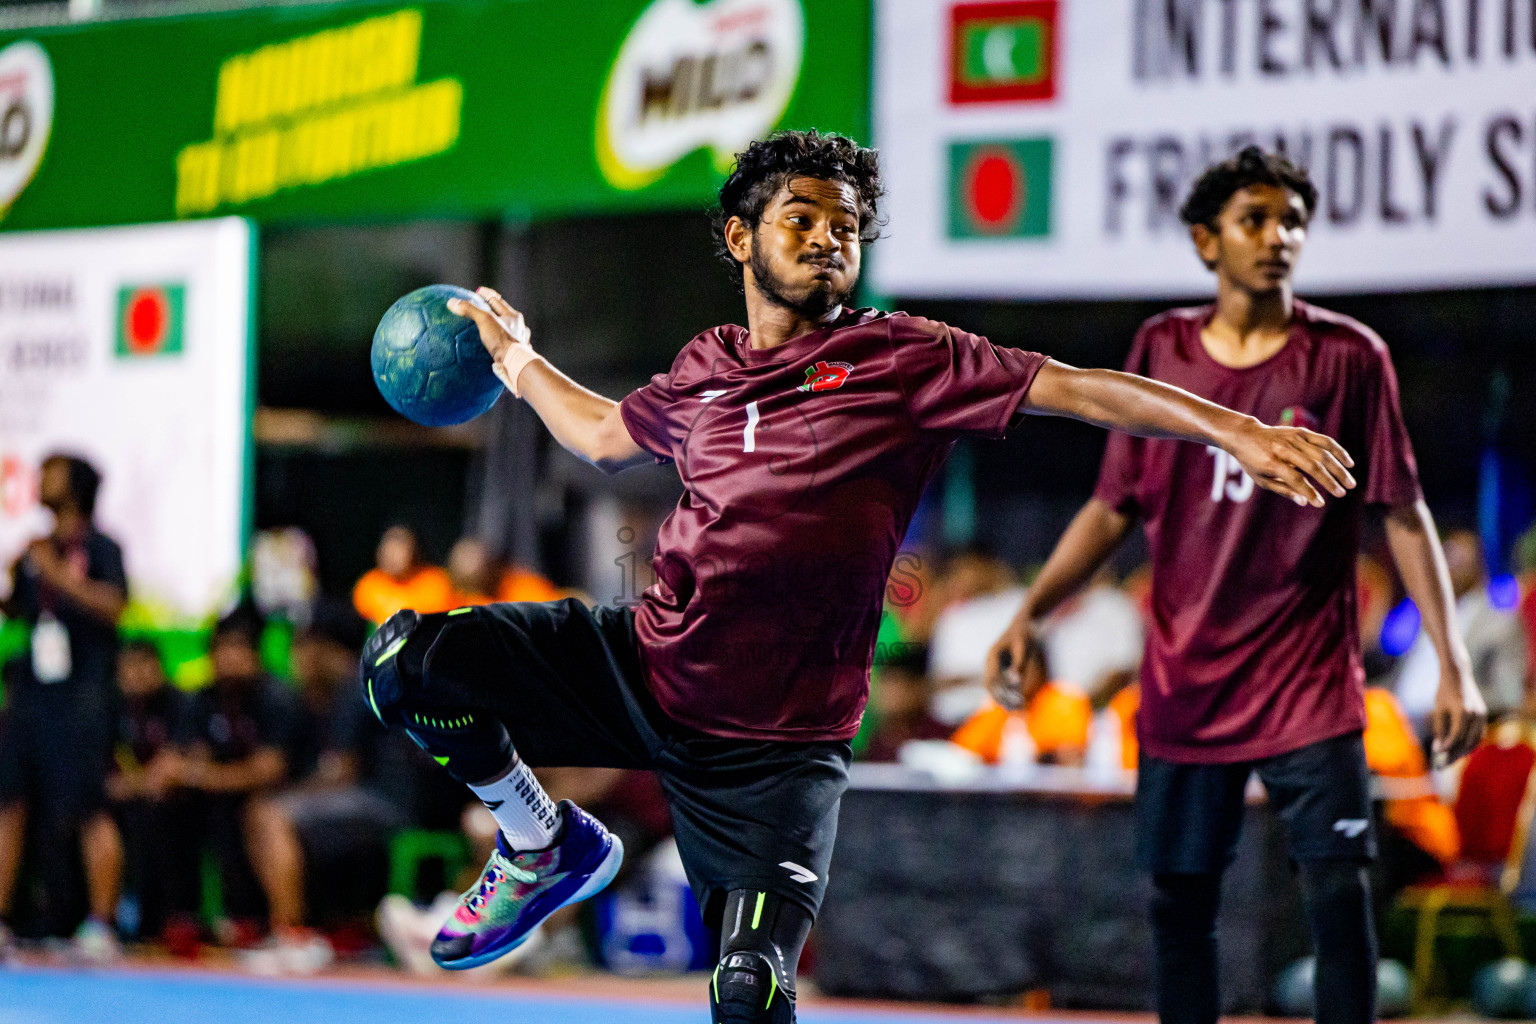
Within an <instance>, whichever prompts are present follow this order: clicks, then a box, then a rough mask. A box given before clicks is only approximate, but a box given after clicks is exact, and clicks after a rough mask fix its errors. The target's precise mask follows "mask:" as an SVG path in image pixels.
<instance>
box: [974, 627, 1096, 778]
mask: <svg viewBox="0 0 1536 1024" xmlns="http://www.w3.org/2000/svg"><path fill="white" fill-rule="evenodd" d="M1022 676H1023V679H1024V686H1023V690H1024V692H1025V693H1031V692H1032V693H1033V696H1031V697H1030V698H1029V700H1028V702H1027V703H1026V704H1025V705H1024V707H1023V709H1022V710H1019V711H1008V710H1005V709H1004V708H1003V707H1001V706H1000V705H998V704H997V703H996V702H994V701H992V700H990V699H988V702H987V706H986V707H984V708H982V709H981V710H980V711H978V712H976V714H974V715H972V716H971V717H970V719H968V720H967V721H966V722H965V724H964V725H962V726H960V728H959V729H957V730H956V731H955V734H954V735H953V736H951V737H950V739H951V740H952V741H953V742H955V743H957V744H959V745H960V746H962V747H964V748H965V749H967V750H969V751H971V752H972V753H974V754H976V755H977V756H979V757H980V758H981V759H982V760H983V761H986V762H987V763H988V764H1014V765H1016V764H1057V765H1064V766H1067V767H1080V766H1081V765H1082V764H1083V762H1084V759H1085V757H1086V755H1087V752H1088V726H1089V723H1090V722H1092V720H1093V705H1092V703H1091V702H1090V701H1089V700H1088V697H1087V695H1086V694H1084V693H1083V692H1082V691H1081V690H1078V689H1077V688H1075V687H1073V686H1072V685H1070V684H1068V683H1062V682H1056V681H1052V682H1045V681H1044V680H1047V679H1050V678H1051V676H1050V674H1049V671H1048V669H1047V666H1046V662H1045V656H1044V655H1043V654H1042V653H1040V649H1039V648H1038V647H1036V648H1031V655H1030V663H1029V664H1027V665H1026V666H1025V668H1024V671H1023V673H1022Z"/></svg>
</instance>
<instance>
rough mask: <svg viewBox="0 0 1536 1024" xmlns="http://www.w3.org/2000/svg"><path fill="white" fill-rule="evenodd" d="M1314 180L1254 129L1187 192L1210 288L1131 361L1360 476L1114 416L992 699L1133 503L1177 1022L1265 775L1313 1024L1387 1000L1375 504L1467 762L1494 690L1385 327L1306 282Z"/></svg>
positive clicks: (1158, 854) (1146, 748) (1200, 968)
mask: <svg viewBox="0 0 1536 1024" xmlns="http://www.w3.org/2000/svg"><path fill="white" fill-rule="evenodd" d="M1316 205H1317V190H1316V189H1315V188H1314V187H1313V185H1312V183H1311V181H1310V180H1308V178H1307V176H1306V173H1305V172H1304V171H1301V170H1299V169H1298V168H1296V167H1294V166H1292V165H1291V164H1290V163H1289V162H1287V161H1286V160H1284V159H1283V158H1281V157H1277V156H1269V155H1266V154H1264V153H1263V152H1262V151H1260V150H1259V149H1257V148H1255V147H1249V148H1248V149H1245V150H1244V151H1243V152H1242V153H1240V154H1238V155H1237V156H1234V157H1233V158H1232V159H1230V160H1228V161H1225V162H1223V163H1221V164H1217V165H1216V166H1214V167H1211V168H1209V169H1208V170H1207V171H1206V172H1205V174H1204V175H1203V176H1202V177H1201V178H1200V180H1199V181H1198V182H1197V183H1196V184H1195V186H1194V188H1193V189H1192V190H1191V193H1190V196H1189V199H1188V201H1187V202H1186V203H1185V205H1184V208H1183V211H1182V213H1183V216H1184V219H1185V222H1186V223H1187V224H1188V225H1189V229H1190V237H1191V240H1192V241H1193V242H1194V245H1195V251H1196V254H1197V255H1198V256H1199V258H1200V259H1201V261H1202V262H1204V263H1205V265H1206V266H1207V267H1208V268H1210V269H1211V270H1213V271H1214V272H1215V275H1216V301H1215V303H1214V304H1212V305H1209V306H1201V307H1198V308H1195V309H1180V310H1174V311H1172V312H1170V313H1165V314H1163V315H1162V316H1158V317H1154V318H1153V319H1151V320H1149V321H1147V323H1146V324H1144V325H1143V326H1142V329H1141V331H1140V332H1139V333H1138V334H1137V336H1136V340H1135V342H1134V344H1133V345H1132V346H1131V354H1130V358H1129V359H1128V360H1127V362H1126V369H1127V370H1129V371H1131V372H1133V373H1138V374H1144V375H1146V376H1148V377H1153V378H1156V379H1158V380H1161V381H1165V382H1167V383H1169V384H1173V385H1176V386H1178V387H1180V388H1183V389H1185V390H1187V391H1189V392H1191V393H1193V394H1197V395H1200V396H1201V397H1203V398H1208V399H1210V400H1211V401H1213V402H1219V403H1221V404H1222V405H1225V406H1229V407H1230V408H1233V409H1236V410H1239V411H1241V412H1244V413H1247V414H1248V415H1250V416H1252V417H1254V418H1255V419H1256V420H1258V421H1260V422H1263V423H1274V424H1287V425H1291V424H1300V425H1305V426H1308V427H1311V428H1313V429H1316V430H1320V431H1323V432H1324V433H1326V434H1328V435H1329V436H1331V437H1334V438H1336V439H1338V440H1339V441H1340V442H1341V443H1342V444H1343V445H1344V446H1345V447H1346V448H1348V449H1349V451H1350V452H1351V453H1352V454H1353V455H1354V456H1355V459H1356V463H1355V465H1354V473H1355V475H1356V476H1357V477H1359V478H1360V479H1361V480H1362V481H1363V482H1364V487H1363V488H1360V489H1357V490H1354V491H1352V492H1351V493H1350V494H1348V495H1347V496H1345V497H1343V498H1342V499H1341V500H1339V501H1335V502H1330V503H1328V504H1327V505H1323V506H1297V505H1295V504H1292V503H1291V502H1287V501H1284V500H1275V497H1274V496H1273V495H1271V494H1269V493H1267V492H1265V491H1263V490H1262V489H1260V488H1258V487H1256V486H1255V482H1254V479H1253V478H1252V476H1251V475H1249V473H1247V472H1246V471H1245V470H1244V469H1243V468H1242V467H1241V466H1239V465H1237V464H1236V463H1235V462H1233V461H1232V458H1231V456H1230V455H1229V454H1228V453H1227V452H1225V451H1222V450H1221V449H1220V448H1218V447H1213V446H1209V445H1201V444H1191V443H1189V442H1188V441H1179V440H1172V439H1161V440H1147V439H1143V438H1128V437H1125V436H1123V435H1119V434H1115V435H1111V438H1110V441H1109V444H1108V447H1107V449H1106V450H1105V453H1104V462H1103V465H1102V467H1101V469H1100V475H1099V484H1098V487H1097V489H1096V490H1095V492H1094V497H1093V499H1092V500H1091V501H1089V502H1088V504H1087V505H1085V506H1084V507H1083V509H1082V511H1080V512H1079V513H1078V515H1077V517H1076V518H1075V519H1074V520H1073V521H1072V524H1071V525H1070V526H1069V527H1068V528H1067V531H1066V533H1065V534H1064V535H1063V536H1062V538H1061V540H1060V541H1058V542H1057V545H1056V549H1055V550H1054V551H1053V552H1052V553H1051V556H1050V558H1049V559H1048V560H1047V561H1046V564H1045V567H1044V568H1043V569H1042V570H1041V571H1040V575H1039V576H1038V577H1037V578H1036V579H1035V582H1034V583H1033V584H1032V585H1031V587H1030V589H1029V591H1028V593H1027V594H1026V596H1025V599H1024V604H1023V607H1022V608H1020V610H1019V613H1018V616H1017V617H1016V618H1015V620H1014V622H1013V624H1012V625H1011V627H1010V628H1009V630H1008V631H1007V633H1005V634H1004V636H1003V637H1002V638H1001V639H1000V640H999V641H998V642H997V644H996V645H995V646H994V647H993V649H992V651H991V652H990V656H989V670H988V675H989V682H990V683H991V685H992V686H993V688H994V692H995V693H996V694H997V695H998V697H999V699H1000V700H1003V701H1005V702H1012V701H1015V700H1017V699H1018V698H1019V696H1020V694H1019V692H1018V688H1019V681H1018V680H1017V679H1015V678H1012V677H1011V676H1010V674H1009V673H1008V672H1006V671H1005V669H1004V660H1005V658H1006V659H1008V660H1011V662H1012V663H1013V664H1024V663H1025V662H1026V657H1027V653H1028V652H1029V650H1030V648H1031V647H1033V646H1035V645H1036V643H1037V640H1036V638H1035V634H1034V631H1035V622H1036V621H1037V620H1038V619H1040V618H1041V617H1043V616H1045V615H1048V614H1050V612H1051V611H1052V609H1054V608H1055V607H1057V606H1058V605H1059V604H1060V603H1061V602H1062V601H1063V600H1065V599H1066V598H1067V597H1068V596H1070V595H1071V594H1072V593H1073V592H1074V591H1075V590H1076V589H1077V588H1078V587H1080V586H1081V585H1082V584H1083V583H1084V582H1085V581H1087V580H1088V579H1089V578H1090V577H1091V576H1092V575H1093V573H1094V571H1095V570H1096V569H1097V568H1098V567H1099V566H1100V565H1101V564H1102V563H1103V562H1104V561H1105V560H1106V559H1107V558H1108V557H1109V556H1110V555H1111V554H1112V553H1113V552H1114V550H1115V549H1116V548H1117V547H1118V546H1119V544H1120V542H1121V541H1122V540H1123V539H1124V538H1125V536H1126V535H1127V534H1128V533H1129V532H1130V530H1131V528H1132V526H1133V525H1134V524H1135V522H1136V521H1137V520H1140V521H1141V522H1142V523H1143V524H1144V525H1145V527H1146V532H1147V540H1148V543H1149V546H1150V549H1151V561H1152V595H1151V597H1152V601H1151V605H1152V607H1151V621H1150V622H1149V624H1148V627H1149V628H1148V634H1147V647H1146V653H1145V657H1144V658H1143V660H1142V670H1141V706H1140V710H1139V711H1138V713H1137V733H1138V736H1139V738H1140V741H1141V756H1140V763H1139V765H1138V770H1137V776H1138V777H1137V791H1136V829H1137V852H1138V856H1139V859H1140V860H1141V863H1142V866H1143V867H1144V868H1146V870H1148V871H1150V872H1151V873H1152V877H1153V892H1154V895H1153V900H1152V908H1151V910H1152V926H1153V928H1152V931H1153V937H1154V943H1155V946H1156V951H1157V966H1156V978H1157V1005H1158V1013H1159V1015H1160V1017H1161V1019H1162V1022H1163V1024H1216V1020H1217V1018H1218V1016H1219V1015H1220V1009H1221V1000H1220V986H1219V984H1218V978H1217V972H1216V939H1215V927H1216V912H1217V907H1218V904H1219V901H1220V892H1221V875H1222V872H1223V871H1224V870H1225V869H1226V866H1227V864H1228V862H1229V861H1230V860H1231V857H1232V854H1233V851H1234V849H1235V844H1236V842H1237V836H1238V831H1239V829H1240V827H1241V824H1242V818H1243V801H1244V792H1245V790H1246V787H1247V783H1248V779H1249V776H1250V775H1252V774H1254V773H1255V772H1256V773H1257V774H1258V776H1259V777H1260V779H1261V780H1262V781H1263V783H1264V785H1265V787H1266V789H1267V792H1268V795H1269V800H1270V802H1271V804H1272V805H1273V806H1274V808H1275V812H1276V813H1277V814H1278V816H1279V817H1280V818H1281V819H1282V820H1283V821H1284V822H1285V824H1286V832H1287V838H1288V840H1289V843H1290V853H1291V857H1292V859H1293V860H1294V861H1296V862H1297V863H1298V864H1299V865H1300V876H1301V881H1302V893H1303V896H1304V897H1305V903H1306V908H1307V916H1308V919H1309V921H1310V923H1311V926H1312V937H1313V943H1314V945H1315V948H1316V953H1317V975H1316V1004H1317V1019H1318V1021H1319V1022H1320V1024H1367V1022H1369V1021H1372V1020H1374V1016H1375V985H1376V940H1375V933H1374V930H1373V929H1374V925H1373V921H1372V918H1371V913H1372V908H1371V899H1370V888H1369V882H1368V879H1367V876H1366V874H1365V870H1364V865H1365V863H1366V862H1368V861H1369V860H1370V859H1371V858H1372V857H1374V855H1375V837H1374V833H1373V831H1372V829H1371V798H1370V784H1369V778H1368V772H1367V769H1366V763H1365V750H1364V745H1363V743H1362V739H1361V733H1362V730H1363V729H1364V727H1365V693H1364V684H1365V672H1364V669H1363V668H1362V666H1361V655H1360V634H1359V621H1358V618H1359V616H1358V611H1357V609H1356V607H1355V581H1354V574H1355V557H1356V554H1357V553H1358V551H1359V545H1360V526H1361V522H1362V519H1363V518H1364V515H1365V512H1366V510H1367V508H1368V507H1374V508H1375V509H1377V510H1378V511H1384V512H1385V515H1386V529H1387V538H1388V541H1389V543H1390V545H1391V548H1392V555H1393V558H1394V560H1395V561H1396V562H1397V566H1398V571H1399V573H1400V574H1401V576H1402V579H1403V583H1404V585H1405V586H1406V588H1407V590H1408V593H1409V594H1410V595H1411V596H1412V597H1413V599H1414V601H1415V602H1416V603H1417V604H1418V607H1419V609H1420V610H1421V612H1422V614H1423V617H1424V626H1425V630H1426V632H1427V633H1428V634H1429V636H1430V637H1432V638H1433V640H1434V643H1435V647H1436V650H1437V651H1438V652H1439V654H1440V658H1441V665H1442V683H1441V687H1440V695H1439V700H1438V702H1437V713H1436V719H1435V743H1436V746H1437V748H1438V749H1439V750H1440V752H1441V753H1442V755H1443V756H1445V757H1448V758H1454V757H1459V756H1460V755H1461V754H1463V753H1465V752H1466V751H1467V750H1469V749H1470V748H1471V746H1472V745H1473V744H1475V743H1476V742H1477V740H1478V737H1479V736H1480V735H1481V733H1482V725H1483V706H1482V698H1481V697H1480V696H1479V694H1478V691H1477V688H1476V686H1475V685H1474V683H1473V682H1472V678H1471V670H1470V667H1469V665H1470V661H1469V659H1468V657H1467V652H1466V648H1465V646H1464V645H1463V644H1462V642H1461V639H1460V637H1459V636H1458V635H1457V634H1456V633H1455V632H1454V631H1453V630H1451V629H1450V628H1449V625H1448V624H1449V623H1450V622H1452V621H1454V619H1453V618H1452V616H1451V615H1450V609H1451V606H1452V605H1451V587H1450V580H1449V577H1448V575H1447V573H1446V569H1445V559H1444V556H1443V555H1442V554H1441V552H1440V547H1439V542H1438V540H1437V539H1436V536H1435V531H1434V524H1433V522H1432V521H1431V519H1430V516H1429V510H1428V509H1427V508H1426V507H1425V505H1424V501H1423V498H1422V497H1421V496H1420V494H1419V481H1418V473H1417V470H1416V468H1415V465H1414V460H1413V450H1412V448H1411V447H1410V446H1409V443H1408V432H1407V430H1406V429H1405V428H1404V426H1403V419H1402V414H1401V412H1400V411H1399V409H1398V399H1397V378H1396V376H1395V374H1394V372H1393V369H1392V360H1391V358H1390V357H1389V356H1388V354H1387V349H1386V346H1385V345H1384V344H1383V343H1382V341H1381V339H1380V338H1378V337H1376V335H1375V334H1373V333H1372V332H1371V331H1370V329H1369V328H1366V327H1364V326H1363V325H1361V324H1359V323H1356V322H1355V321H1353V320H1351V319H1349V318H1348V317H1344V316H1340V315H1338V314H1336V313H1330V312H1328V311H1327V310H1323V309H1319V308H1318V307H1316V306H1312V305H1309V304H1308V303H1305V302H1302V301H1300V300H1299V299H1297V298H1296V297H1295V295H1294V294H1293V291H1292V287H1291V274H1292V272H1293V271H1294V269H1295V265H1296V261H1297V260H1298V259H1299V258H1300V256H1301V249H1302V244H1303V242H1304V241H1305V239H1306V234H1307V224H1308V221H1309V220H1310V219H1311V216H1312V213H1313V210H1314V209H1315V208H1316Z"/></svg>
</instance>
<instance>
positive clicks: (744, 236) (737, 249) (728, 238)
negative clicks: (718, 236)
mask: <svg viewBox="0 0 1536 1024" xmlns="http://www.w3.org/2000/svg"><path fill="white" fill-rule="evenodd" d="M725 247H726V249H727V250H728V251H729V252H730V254H731V258H732V259H734V260H735V261H736V262H737V263H746V262H747V261H748V260H750V259H751V258H752V229H751V228H749V227H748V226H747V222H746V221H744V220H742V219H741V218H740V217H732V218H731V219H730V220H728V221H726V222H725Z"/></svg>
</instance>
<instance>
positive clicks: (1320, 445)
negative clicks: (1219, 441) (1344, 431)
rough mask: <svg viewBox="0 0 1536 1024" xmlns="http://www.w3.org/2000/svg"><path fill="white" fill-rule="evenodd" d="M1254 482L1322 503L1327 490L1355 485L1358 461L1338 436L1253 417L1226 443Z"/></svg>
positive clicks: (1299, 500)
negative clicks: (1353, 472)
mask: <svg viewBox="0 0 1536 1024" xmlns="http://www.w3.org/2000/svg"><path fill="white" fill-rule="evenodd" d="M1222 447H1223V448H1225V449H1226V450H1227V451H1228V452H1230V453H1231V455H1232V456H1233V457H1234V458H1235V459H1237V461H1238V463H1239V464H1240V465H1241V466H1242V467H1243V470H1244V471H1245V472H1246V473H1247V474H1248V475H1249V476H1250V477H1252V478H1253V481H1254V483H1256V484H1258V485H1259V486H1260V487H1262V488H1264V489H1265V490H1268V491H1274V492H1275V493H1276V494H1279V495H1281V496H1282V497H1286V498H1289V499H1291V500H1292V501H1294V502H1295V503H1296V504H1298V505H1311V506H1312V507H1313V508H1322V507H1323V494H1324V493H1325V492H1326V493H1328V494H1331V495H1333V496H1334V497H1335V498H1342V497H1344V495H1345V494H1346V493H1348V491H1349V490H1350V489H1351V488H1353V487H1354V486H1355V478H1354V477H1353V476H1352V475H1351V474H1350V472H1349V469H1348V468H1347V467H1350V466H1353V465H1354V464H1355V460H1354V459H1353V458H1351V457H1350V455H1349V452H1347V451H1345V450H1344V448H1343V446H1342V445H1340V444H1339V443H1338V442H1337V441H1335V440H1334V439H1333V438H1331V437H1328V436H1327V435H1325V434H1319V433H1317V432H1316V431H1314V430H1307V429H1306V428H1304V427H1270V426H1265V425H1264V424H1263V423H1260V422H1259V421H1258V420H1256V419H1253V418H1252V417H1247V418H1246V422H1244V424H1243V425H1242V427H1240V428H1239V429H1238V431H1237V432H1236V434H1235V436H1234V437H1233V438H1232V439H1231V440H1230V441H1228V442H1227V443H1225V444H1223V445H1222Z"/></svg>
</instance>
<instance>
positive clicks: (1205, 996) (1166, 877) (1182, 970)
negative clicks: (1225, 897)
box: [1152, 873, 1221, 1024]
mask: <svg viewBox="0 0 1536 1024" xmlns="http://www.w3.org/2000/svg"><path fill="white" fill-rule="evenodd" d="M1220 905H1221V875H1220V874H1219V873H1211V874H1198V875H1185V874H1171V873H1170V874H1162V873H1159V874H1155V875H1153V876H1152V938H1153V944H1154V945H1155V947H1156V949H1157V1016H1158V1020H1159V1021H1160V1022H1161V1024H1216V1021H1217V1019H1218V1018H1219V1017H1220V1016H1221V991H1220V984H1219V980H1218V977H1217V970H1216V911H1217V910H1218V908H1219V907H1220Z"/></svg>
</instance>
